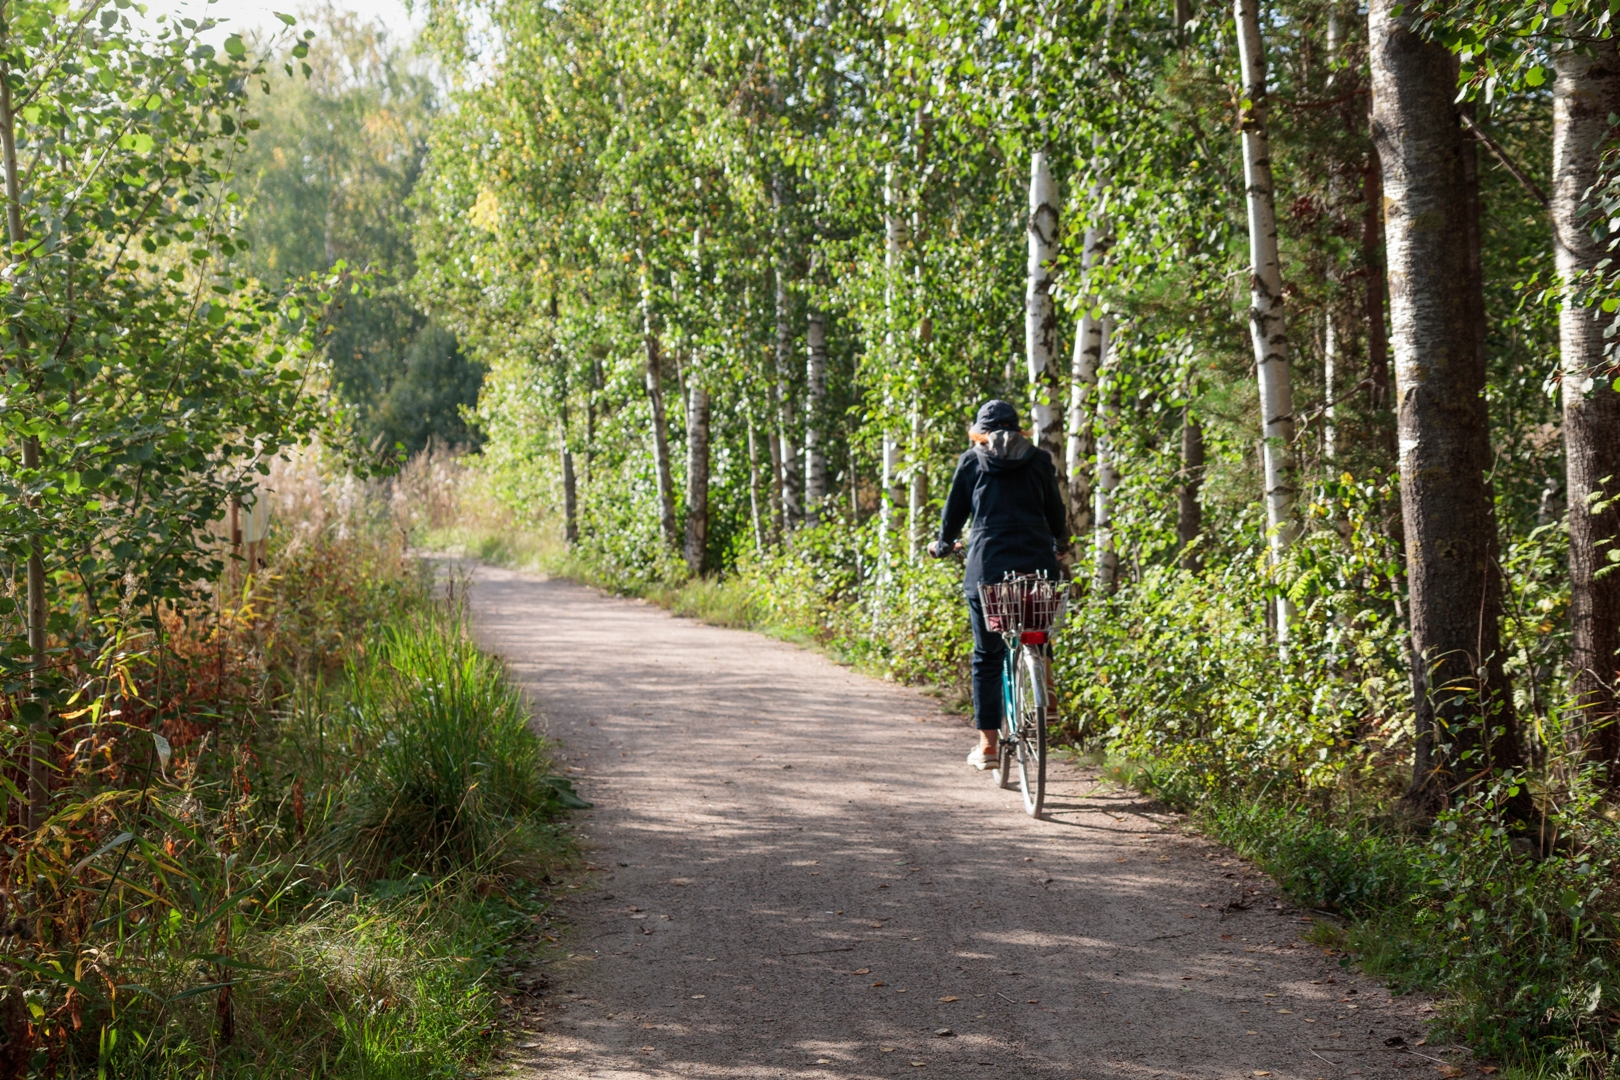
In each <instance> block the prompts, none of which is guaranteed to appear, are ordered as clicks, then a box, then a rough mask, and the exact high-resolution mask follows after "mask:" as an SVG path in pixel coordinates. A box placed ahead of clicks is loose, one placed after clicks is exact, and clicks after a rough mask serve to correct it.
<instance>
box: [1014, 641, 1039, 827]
mask: <svg viewBox="0 0 1620 1080" xmlns="http://www.w3.org/2000/svg"><path fill="white" fill-rule="evenodd" d="M1019 653H1020V656H1019V657H1018V659H1019V660H1020V661H1025V662H1023V663H1019V664H1017V665H1016V667H1015V669H1014V670H1015V671H1016V673H1017V677H1016V678H1015V679H1014V681H1013V703H1014V707H1015V708H1016V710H1017V714H1018V724H1017V727H1018V731H1017V735H1016V741H1015V744H1014V748H1015V750H1016V752H1017V755H1018V788H1019V791H1020V792H1022V793H1023V796H1024V812H1025V813H1026V814H1028V815H1029V816H1030V817H1040V816H1041V808H1042V806H1043V805H1044V804H1045V802H1046V711H1047V709H1046V705H1045V704H1044V702H1043V700H1042V699H1043V698H1044V697H1045V689H1046V665H1045V657H1042V656H1040V655H1039V654H1037V653H1026V652H1025V651H1024V650H1023V649H1020V650H1019ZM1031 674H1033V675H1034V676H1035V679H1038V680H1040V683H1039V687H1038V688H1037V685H1036V683H1035V681H1034V680H1033V679H1031V677H1030V676H1031Z"/></svg>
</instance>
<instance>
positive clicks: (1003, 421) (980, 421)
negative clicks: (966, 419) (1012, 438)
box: [968, 400, 1018, 435]
mask: <svg viewBox="0 0 1620 1080" xmlns="http://www.w3.org/2000/svg"><path fill="white" fill-rule="evenodd" d="M968 430H969V431H975V432H978V433H979V434H981V435H983V434H988V433H990V432H992V431H1017V430H1018V410H1017V409H1015V408H1013V407H1012V406H1011V405H1010V404H1008V403H1007V402H1005V401H1000V400H996V401H987V402H985V403H984V404H983V405H980V406H979V415H978V417H977V418H975V419H974V421H973V426H972V427H971V428H969V429H968Z"/></svg>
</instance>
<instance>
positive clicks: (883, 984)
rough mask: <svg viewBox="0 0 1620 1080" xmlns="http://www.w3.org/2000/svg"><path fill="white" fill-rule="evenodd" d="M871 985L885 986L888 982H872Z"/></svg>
mask: <svg viewBox="0 0 1620 1080" xmlns="http://www.w3.org/2000/svg"><path fill="white" fill-rule="evenodd" d="M872 985H873V986H887V985H889V984H888V983H873V984H872Z"/></svg>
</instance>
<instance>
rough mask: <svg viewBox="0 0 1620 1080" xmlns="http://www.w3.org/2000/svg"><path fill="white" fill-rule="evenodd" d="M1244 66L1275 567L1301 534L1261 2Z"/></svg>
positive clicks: (1248, 2) (1255, 334) (1281, 622)
mask: <svg viewBox="0 0 1620 1080" xmlns="http://www.w3.org/2000/svg"><path fill="white" fill-rule="evenodd" d="M1236 8H1237V32H1238V62H1239V67H1240V68H1241V69H1242V72H1243V99H1244V100H1243V110H1242V114H1241V117H1240V119H1241V126H1242V130H1243V179H1244V183H1245V186H1246V188H1247V190H1248V204H1249V298H1250V299H1249V332H1250V336H1251V337H1252V338H1253V340H1254V361H1255V371H1256V373H1257V375H1258V378H1259V382H1260V419H1261V425H1262V435H1263V437H1264V442H1263V443H1262V448H1261V457H1262V459H1263V461H1264V466H1265V485H1266V494H1265V499H1266V524H1267V526H1268V530H1269V533H1270V544H1271V557H1272V563H1273V565H1276V564H1278V563H1280V562H1281V560H1282V556H1283V552H1284V551H1285V550H1287V548H1288V546H1289V545H1290V544H1292V543H1293V541H1294V537H1295V536H1296V535H1297V534H1298V531H1299V530H1298V525H1297V523H1296V522H1295V520H1294V467H1293V461H1292V459H1291V454H1292V448H1293V441H1294V399H1293V391H1292V388H1291V387H1290V385H1289V381H1288V338H1287V336H1286V334H1285V332H1284V326H1283V292H1282V265H1281V261H1280V259H1279V256H1278V253H1277V210H1276V205H1275V202H1274V198H1273V194H1272V191H1273V189H1272V177H1271V146H1270V142H1269V140H1268V139H1267V135H1266V93H1267V89H1266V58H1265V52H1264V45H1263V43H1262V41H1261V39H1260V0H1236ZM1290 607H1291V605H1290V604H1289V603H1288V601H1287V600H1286V599H1281V598H1279V599H1278V601H1277V639H1278V641H1279V642H1286V641H1287V640H1288V625H1289V621H1290V618H1291V615H1292V612H1291V611H1290Z"/></svg>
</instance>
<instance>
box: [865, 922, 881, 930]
mask: <svg viewBox="0 0 1620 1080" xmlns="http://www.w3.org/2000/svg"><path fill="white" fill-rule="evenodd" d="M866 925H867V926H869V927H871V928H872V929H873V930H881V929H883V924H882V923H880V922H875V923H867V924H866Z"/></svg>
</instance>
